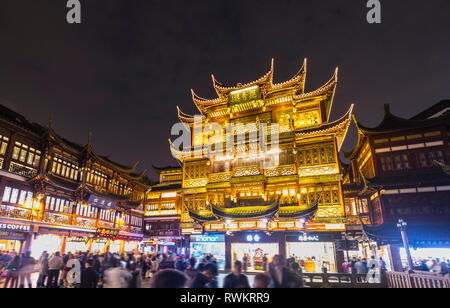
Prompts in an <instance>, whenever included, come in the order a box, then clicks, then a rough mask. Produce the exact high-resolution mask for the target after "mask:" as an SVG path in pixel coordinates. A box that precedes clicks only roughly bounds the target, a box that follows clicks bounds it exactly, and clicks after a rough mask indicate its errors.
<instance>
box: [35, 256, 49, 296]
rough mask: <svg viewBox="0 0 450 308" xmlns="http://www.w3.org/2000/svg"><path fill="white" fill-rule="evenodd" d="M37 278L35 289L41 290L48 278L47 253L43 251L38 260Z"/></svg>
mask: <svg viewBox="0 0 450 308" xmlns="http://www.w3.org/2000/svg"><path fill="white" fill-rule="evenodd" d="M38 263H39V277H38V280H37V287H38V288H43V287H44V286H45V279H46V278H47V276H48V252H47V251H44V252H43V253H42V255H41V257H40V258H39V262H38Z"/></svg>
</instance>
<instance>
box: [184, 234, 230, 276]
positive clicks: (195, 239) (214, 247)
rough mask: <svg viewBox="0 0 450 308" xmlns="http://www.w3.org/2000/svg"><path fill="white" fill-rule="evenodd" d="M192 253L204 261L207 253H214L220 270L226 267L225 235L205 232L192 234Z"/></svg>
mask: <svg viewBox="0 0 450 308" xmlns="http://www.w3.org/2000/svg"><path fill="white" fill-rule="evenodd" d="M189 248H190V255H191V256H194V257H195V258H197V260H198V261H199V262H201V261H202V259H203V257H204V256H205V254H212V255H213V256H214V258H215V259H216V261H217V266H218V268H219V270H224V269H225V235H224V234H205V235H193V236H191V243H190V247H189Z"/></svg>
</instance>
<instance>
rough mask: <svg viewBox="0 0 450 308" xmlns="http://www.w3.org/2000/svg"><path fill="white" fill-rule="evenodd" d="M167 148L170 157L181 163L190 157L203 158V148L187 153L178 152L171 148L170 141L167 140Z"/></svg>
mask: <svg viewBox="0 0 450 308" xmlns="http://www.w3.org/2000/svg"><path fill="white" fill-rule="evenodd" d="M169 146H170V152H171V153H172V155H173V156H174V157H175V158H176V159H178V160H180V161H182V160H183V159H185V158H190V157H198V158H200V157H203V148H199V149H194V150H189V151H180V150H178V149H175V147H174V146H173V143H172V140H170V139H169Z"/></svg>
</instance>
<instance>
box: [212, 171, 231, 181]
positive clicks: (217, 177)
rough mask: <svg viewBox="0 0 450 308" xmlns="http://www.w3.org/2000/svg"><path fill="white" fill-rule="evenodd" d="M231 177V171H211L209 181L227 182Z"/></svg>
mask: <svg viewBox="0 0 450 308" xmlns="http://www.w3.org/2000/svg"><path fill="white" fill-rule="evenodd" d="M230 179H231V172H222V173H211V174H210V175H209V183H220V182H227V181H229V180H230Z"/></svg>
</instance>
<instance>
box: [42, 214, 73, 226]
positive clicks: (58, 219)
mask: <svg viewBox="0 0 450 308" xmlns="http://www.w3.org/2000/svg"><path fill="white" fill-rule="evenodd" d="M71 220H72V219H71V217H70V216H68V215H60V214H53V213H48V212H47V213H44V216H43V217H42V221H43V222H48V223H52V224H59V225H71Z"/></svg>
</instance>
